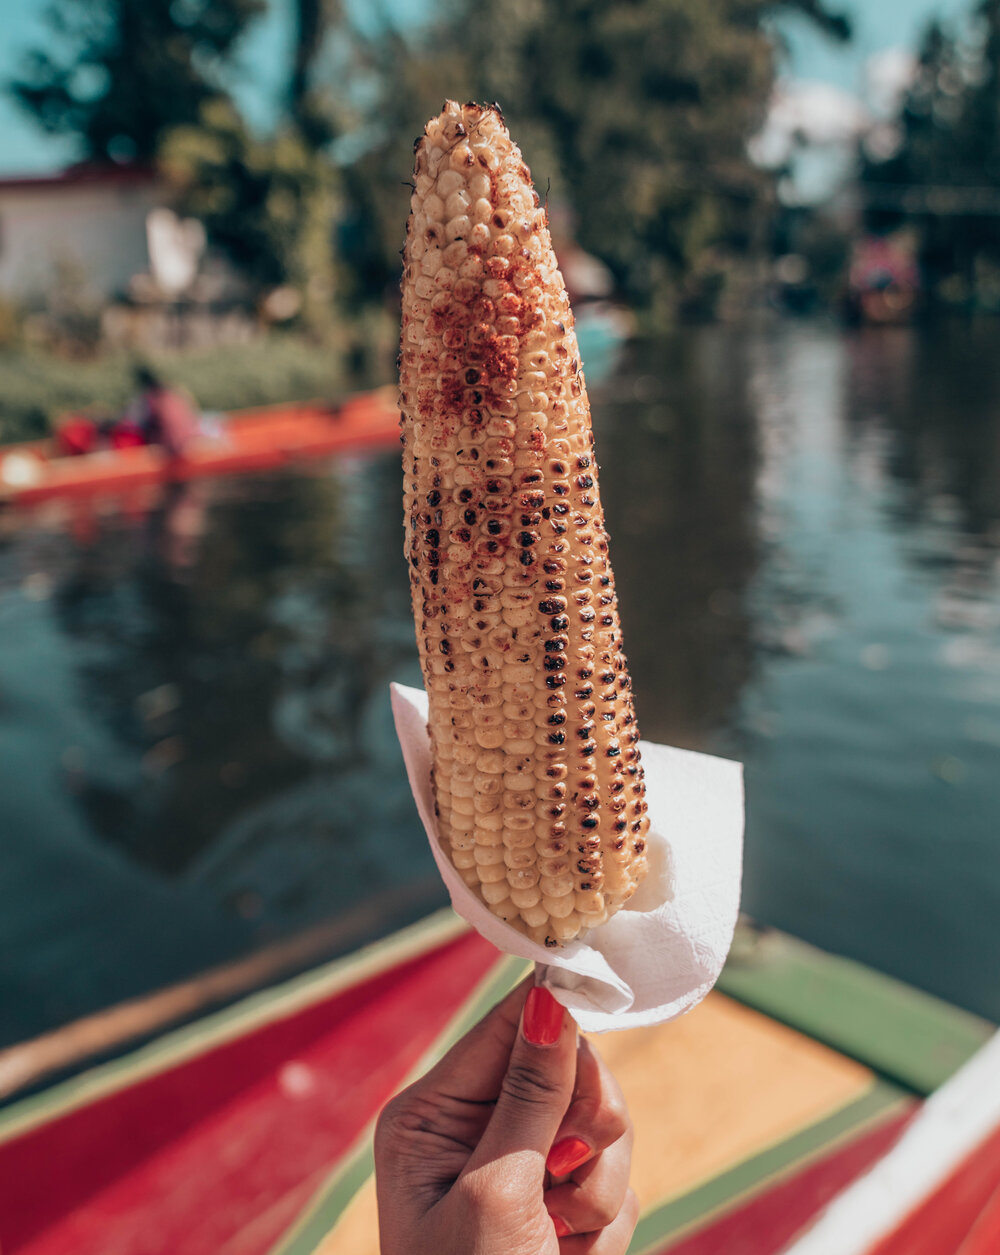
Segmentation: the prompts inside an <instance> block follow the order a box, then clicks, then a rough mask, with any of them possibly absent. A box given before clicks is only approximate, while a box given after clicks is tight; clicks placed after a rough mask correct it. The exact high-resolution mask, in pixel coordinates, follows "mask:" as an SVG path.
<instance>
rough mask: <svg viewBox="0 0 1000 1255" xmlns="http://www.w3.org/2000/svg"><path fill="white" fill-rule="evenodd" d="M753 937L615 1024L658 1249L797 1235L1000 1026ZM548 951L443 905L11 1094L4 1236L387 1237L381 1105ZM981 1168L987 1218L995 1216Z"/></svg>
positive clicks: (326, 1252) (760, 1244)
mask: <svg viewBox="0 0 1000 1255" xmlns="http://www.w3.org/2000/svg"><path fill="white" fill-rule="evenodd" d="M748 936H750V938H751V942H750V943H749V944H748V943H747V942H746V941H744V943H743V944H742V945H741V946H738V947H737V948H736V951H735V954H734V959H733V961H732V962H731V964H730V966H729V967H728V968H727V971H726V973H725V975H724V979H723V982H722V985H723V988H724V990H725V992H716V993H713V994H711V995H710V996H709V998H708V999H706V1001H705V1002H704V1003H703V1004H702V1005H701V1006H700V1007H698V1008H697V1009H696V1010H695V1011H693V1012H692V1013H691V1014H689V1015H688V1016H685V1017H684V1018H682V1019H681V1020H679V1021H676V1022H674V1023H673V1024H668V1025H662V1026H658V1027H656V1028H651V1029H639V1030H632V1031H629V1032H624V1033H615V1034H610V1035H607V1036H604V1037H602V1038H600V1039H598V1044H599V1048H600V1050H601V1051H602V1053H603V1054H604V1055H605V1057H606V1058H607V1059H608V1061H609V1063H610V1064H611V1066H612V1067H613V1069H614V1071H615V1073H616V1075H617V1076H618V1077H619V1079H620V1080H621V1082H622V1085H623V1088H624V1090H625V1093H626V1098H627V1100H628V1102H629V1105H630V1108H631V1111H632V1113H633V1118H634V1119H635V1122H636V1147H635V1154H634V1160H633V1163H634V1172H633V1184H634V1186H635V1188H636V1190H637V1192H638V1194H639V1197H640V1201H641V1203H642V1208H643V1216H642V1220H641V1222H640V1225H639V1228H638V1230H637V1233H636V1237H635V1240H634V1242H633V1245H632V1248H631V1250H632V1252H633V1253H634V1255H640V1253H641V1255H667V1252H670V1255H719V1253H720V1252H722V1251H725V1252H726V1255H734V1253H735V1252H737V1251H739V1252H741V1253H743V1255H775V1253H776V1252H778V1251H779V1250H781V1248H782V1247H783V1246H784V1245H785V1244H786V1243H787V1242H788V1241H789V1240H790V1239H791V1238H792V1237H793V1236H794V1235H795V1233H796V1232H797V1231H798V1230H799V1229H800V1228H801V1227H802V1226H803V1225H804V1224H805V1223H806V1222H807V1221H808V1220H809V1218H810V1217H811V1216H812V1215H813V1214H814V1213H815V1211H816V1210H817V1209H818V1208H819V1207H821V1206H822V1205H823V1204H824V1203H825V1202H826V1201H828V1199H829V1198H830V1197H832V1195H833V1194H834V1193H835V1192H837V1191H838V1190H839V1189H840V1188H841V1187H842V1186H843V1185H844V1184H846V1183H847V1182H849V1181H851V1180H852V1179H854V1178H855V1177H856V1176H857V1175H858V1174H859V1173H860V1172H861V1171H863V1169H864V1168H865V1167H867V1166H868V1165H869V1164H870V1163H871V1162H873V1161H874V1160H875V1159H876V1158H878V1157H879V1156H880V1155H881V1154H882V1153H883V1152H884V1151H885V1149H886V1148H887V1147H888V1146H889V1145H891V1143H892V1142H893V1141H894V1140H895V1139H896V1138H897V1137H898V1135H899V1133H900V1132H901V1130H902V1129H903V1128H904V1127H905V1125H906V1123H907V1121H908V1120H909V1119H910V1118H911V1117H912V1115H913V1113H914V1112H915V1111H916V1110H918V1108H919V1106H920V1100H921V1097H922V1095H924V1094H926V1093H927V1092H929V1091H930V1089H932V1088H934V1087H935V1086H936V1084H938V1083H940V1081H941V1080H943V1079H945V1078H946V1077H947V1076H948V1075H950V1073H951V1072H952V1071H954V1069H955V1068H956V1067H958V1066H959V1065H960V1064H961V1063H962V1062H964V1060H965V1059H966V1058H967V1057H968V1056H969V1055H971V1054H972V1053H973V1052H974V1051H975V1050H976V1049H977V1048H978V1046H979V1045H980V1044H981V1043H982V1042H983V1041H984V1040H985V1039H986V1037H988V1035H989V1033H990V1026H988V1025H986V1024H985V1023H983V1022H982V1021H979V1020H976V1019H975V1018H974V1017H972V1016H968V1015H966V1014H964V1013H962V1012H958V1011H955V1010H954V1009H953V1008H949V1007H947V1006H946V1005H945V1004H942V1003H939V1002H937V1001H936V1000H935V999H931V998H928V997H927V996H925V995H923V994H919V993H917V992H916V991H914V990H910V989H907V988H906V987H903V986H899V985H897V984H896V983H895V982H892V981H890V980H888V979H887V978H885V977H881V976H877V975H876V974H874V973H870V972H868V971H867V970H866V969H863V968H858V967H857V965H854V964H845V962H844V961H843V960H836V959H832V958H831V957H830V956H826V955H822V954H820V953H819V952H817V951H811V950H810V949H809V948H808V947H805V946H802V945H801V944H800V943H797V942H793V941H792V940H791V939H788V938H783V937H780V936H775V935H767V936H765V937H763V938H755V937H754V936H753V935H752V934H748ZM524 970H525V965H524V964H523V963H521V962H520V961H517V960H511V959H508V958H505V957H503V956H500V955H499V954H498V953H497V952H496V951H495V950H494V949H493V948H492V947H490V946H489V945H488V944H487V943H485V942H484V941H482V939H481V938H479V937H478V936H477V935H475V934H472V933H468V932H466V931H463V930H462V928H461V926H460V925H459V924H458V923H457V922H456V921H455V920H454V918H453V917H451V916H450V915H449V914H448V913H442V914H440V915H439V916H436V917H432V918H431V920H429V921H425V922H424V923H423V924H422V925H420V926H417V927H415V928H414V929H411V930H408V931H407V933H405V934H403V935H401V936H400V937H397V938H394V939H391V940H390V941H389V942H386V943H382V944H381V946H377V947H374V948H373V949H372V950H370V951H366V952H362V954H361V956H360V957H357V956H355V957H354V958H353V959H351V960H347V961H340V962H339V963H334V964H332V965H327V966H326V967H325V968H321V969H318V970H317V971H316V972H314V973H310V974H307V975H306V976H305V977H301V978H298V979H297V980H295V981H291V982H286V983H285V984H284V985H282V986H279V987H278V988H277V989H276V990H270V991H265V992H264V993H262V994H258V995H255V996H254V997H253V998H250V999H248V1000H246V1001H245V1002H244V1003H241V1004H239V1005H238V1006H237V1007H235V1008H230V1009H229V1010H227V1011H225V1012H221V1013H219V1014H217V1015H215V1016H212V1017H209V1018H208V1019H207V1020H205V1021H202V1022H200V1023H199V1024H196V1025H193V1026H189V1027H188V1028H186V1029H183V1030H180V1031H178V1032H175V1033H173V1034H170V1035H169V1036H168V1037H166V1038H165V1039H162V1040H161V1041H159V1042H156V1043H153V1045H151V1046H149V1047H146V1048H145V1049H144V1050H140V1051H137V1052H134V1053H133V1054H132V1055H130V1056H128V1057H127V1058H125V1059H123V1060H120V1061H117V1062H116V1063H114V1064H111V1065H105V1066H104V1067H103V1068H99V1069H95V1070H94V1071H92V1072H91V1073H89V1074H85V1075H84V1076H83V1077H79V1078H75V1079H74V1080H73V1081H70V1082H67V1083H64V1084H63V1085H61V1086H56V1087H54V1089H53V1090H51V1091H50V1092H48V1093H47V1094H42V1095H38V1096H36V1097H33V1098H30V1099H27V1100H24V1101H22V1102H21V1103H19V1104H17V1105H16V1106H14V1107H12V1108H10V1109H9V1110H8V1111H6V1112H4V1113H2V1114H0V1248H2V1250H3V1251H4V1255H13V1253H16V1252H23V1253H25V1255H57V1253H61V1252H64V1251H66V1250H68V1249H72V1250H73V1251H74V1255H98V1253H100V1255H161V1253H162V1255H167V1252H171V1255H173V1253H175V1252H177V1251H180V1250H183V1251H184V1253H185V1255H209V1253H210V1252H211V1255H348V1253H349V1255H377V1251H378V1239H377V1226H376V1221H375V1209H374V1191H373V1186H372V1181H371V1147H370V1134H371V1127H372V1122H373V1117H374V1114H375V1112H376V1111H377V1110H378V1108H379V1106H380V1105H381V1103H382V1102H384V1100H385V1099H386V1098H387V1097H388V1096H389V1094H390V1093H392V1092H393V1091H394V1090H395V1089H397V1088H398V1087H399V1086H400V1085H401V1084H404V1083H405V1082H406V1079H407V1077H409V1076H413V1075H416V1074H417V1073H419V1072H420V1071H422V1070H423V1069H424V1068H425V1067H426V1066H427V1064H428V1063H429V1062H430V1060H431V1059H432V1058H434V1057H436V1056H437V1055H439V1054H440V1053H441V1052H442V1051H443V1050H444V1049H446V1048H447V1045H448V1044H449V1042H450V1041H452V1040H454V1039H455V1037H457V1036H458V1035H459V1034H460V1033H461V1032H462V1031H464V1029H465V1028H466V1027H467V1026H468V1024H470V1023H471V1022H473V1021H474V1020H475V1019H476V1018H478V1016H479V1015H481V1014H482V1013H483V1012H484V1011H485V1010H486V1009H487V1008H488V1007H489V1006H491V1005H492V1004H493V1003H494V1002H495V1001H496V1000H497V999H498V998H499V997H500V996H502V994H503V993H504V992H506V990H507V989H508V988H510V987H511V986H512V985H513V984H514V983H515V982H516V980H517V979H519V977H520V976H521V974H522V973H523V972H524ZM806 973H808V979H806V976H805V974H806ZM854 983H856V985H857V990H858V992H857V995H856V997H855V999H854V1002H853V1004H852V999H851V995H850V988H851V985H852V984H854ZM803 985H804V986H805V988H806V992H805V993H804V992H803ZM807 994H808V996H806V995H807ZM830 997H834V999H835V1001H836V1000H837V999H839V1002H838V1004H837V1005H838V1013H837V1015H835V1016H832V1017H831V1016H829V1015H828V1013H827V1011H828V1002H827V999H828V998H830ZM755 1003H756V1004H757V1005H754V1004H755ZM796 1017H798V1018H799V1019H800V1020H801V1021H802V1025H801V1027H797V1026H795V1025H793V1024H792V1023H791V1022H790V1021H792V1020H793V1019H795V1018H796ZM871 1017H875V1018H874V1019H873V1018H871ZM783 1021H784V1022H783ZM848 1021H850V1022H849V1023H848ZM803 1030H804V1031H803ZM847 1047H849V1048H847ZM897 1047H902V1048H900V1049H897ZM994 1158H995V1156H994ZM57 1164H58V1168H57V1169H56V1168H55V1165H57ZM991 1165H992V1161H991ZM982 1178H983V1185H982V1188H983V1190H984V1191H985V1192H986V1196H985V1197H984V1198H983V1199H981V1200H980V1205H979V1206H978V1210H977V1211H976V1215H975V1216H974V1217H973V1218H972V1219H971V1220H970V1221H969V1223H968V1224H967V1225H966V1230H969V1226H970V1225H971V1224H978V1225H980V1228H981V1229H982V1226H984V1225H985V1226H987V1228H986V1229H982V1231H983V1232H989V1233H993V1232H995V1229H996V1218H994V1219H993V1220H991V1219H990V1213H989V1206H990V1205H993V1204H995V1207H994V1210H996V1207H1000V1203H997V1201H996V1199H995V1198H993V1199H992V1204H991V1198H992V1195H991V1193H990V1190H989V1188H988V1187H989V1186H990V1181H991V1178H990V1176H989V1172H988V1171H984V1173H983V1174H982ZM993 1184H994V1187H1000V1180H995V1179H994V1180H993ZM4 1194H6V1198H5V1197H3V1196H4ZM990 1225H992V1229H990V1228H989V1226H990ZM972 1240H973V1238H972V1236H971V1230H969V1231H968V1232H963V1234H962V1237H961V1241H965V1242H968V1241H972ZM983 1240H986V1239H983ZM976 1241H979V1239H976ZM903 1249H905V1250H906V1251H907V1255H909V1252H910V1248H909V1247H907V1248H899V1249H898V1250H897V1249H896V1248H891V1249H890V1248H887V1249H886V1251H885V1252H880V1253H879V1255H901V1252H902V1250H903ZM988 1249H993V1248H992V1247H989V1246H988V1245H987V1246H982V1245H981V1243H980V1246H973V1247H970V1248H969V1250H966V1249H965V1247H962V1248H961V1255H985V1252H986V1250H988ZM915 1250H916V1248H914V1251H915ZM958 1251H959V1248H958V1246H955V1247H954V1249H953V1248H952V1247H947V1248H944V1247H942V1248H940V1249H938V1248H934V1255H958ZM929 1252H930V1248H928V1255H929ZM921 1255H923V1250H922V1248H921Z"/></svg>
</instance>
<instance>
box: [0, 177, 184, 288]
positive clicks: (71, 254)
mask: <svg viewBox="0 0 1000 1255" xmlns="http://www.w3.org/2000/svg"><path fill="white" fill-rule="evenodd" d="M164 199H165V198H164V196H163V192H162V189H161V188H160V187H158V186H157V184H156V183H155V182H153V181H149V182H140V181H136V182H134V183H133V182H108V183H101V182H96V181H95V182H81V183H72V182H59V181H56V180H53V181H52V182H51V183H44V184H27V185H24V186H17V185H13V186H4V185H3V184H0V296H4V297H8V298H11V297H12V298H15V299H17V298H24V297H30V296H36V295H42V294H44V293H45V292H46V291H47V290H48V289H50V288H51V286H52V282H53V278H54V272H55V269H56V266H57V265H58V263H59V262H60V261H67V262H71V263H73V264H74V265H76V266H78V267H79V268H80V270H81V272H82V274H83V276H84V278H85V280H86V282H87V283H88V285H90V286H91V287H92V288H93V292H94V294H95V295H97V296H105V297H107V296H113V295H114V294H115V293H118V292H121V291H123V290H124V289H125V288H126V287H127V285H128V281H129V279H131V278H132V276H133V275H134V274H136V273H138V272H141V271H146V270H148V269H149V259H148V253H147V249H146V215H147V213H149V211H150V210H151V209H154V208H156V207H157V206H159V205H162V204H163V203H164Z"/></svg>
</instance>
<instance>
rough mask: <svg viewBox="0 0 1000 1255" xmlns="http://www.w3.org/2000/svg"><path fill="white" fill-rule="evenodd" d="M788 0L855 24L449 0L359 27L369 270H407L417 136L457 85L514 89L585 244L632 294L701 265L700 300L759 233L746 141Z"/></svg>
mask: <svg viewBox="0 0 1000 1255" xmlns="http://www.w3.org/2000/svg"><path fill="white" fill-rule="evenodd" d="M777 7H784V8H796V9H798V10H800V11H801V12H804V13H805V14H807V15H808V16H810V17H811V18H813V19H814V20H816V21H818V22H819V23H820V24H821V25H822V26H823V27H824V29H826V30H827V31H828V32H830V33H832V34H834V35H836V36H838V37H843V36H844V35H845V34H846V24H845V23H844V21H843V19H842V18H838V17H836V16H835V15H833V14H831V13H830V12H829V11H828V10H827V9H826V8H825V7H824V6H823V4H821V3H819V2H818V0H801V3H796V4H786V5H784V6H775V5H774V4H768V3H765V2H764V0H631V2H630V3H627V4H616V5H608V4H604V3H601V2H600V0H497V2H496V3H494V4H492V5H483V4H480V3H475V2H474V0H444V2H443V3H441V4H439V6H438V8H437V10H436V14H435V20H434V21H433V22H432V23H431V24H429V25H428V26H427V27H426V28H425V29H424V30H423V31H421V32H418V33H417V34H416V35H410V36H408V37H406V38H404V37H403V36H402V35H401V34H399V33H398V32H396V33H390V35H389V36H388V37H386V36H385V35H384V34H383V33H382V32H381V31H380V33H379V36H378V38H377V39H369V40H367V41H365V40H360V41H359V42H360V44H361V45H362V47H361V53H362V55H361V56H360V57H357V56H356V57H355V64H356V65H359V64H360V65H361V67H362V69H361V74H360V77H361V80H362V81H363V82H364V83H365V84H366V85H367V88H368V91H369V97H368V98H367V99H368V107H367V110H366V114H367V117H368V118H374V119H377V123H372V124H370V125H369V126H368V128H367V134H368V140H369V142H368V145H367V147H366V149H365V151H364V152H363V154H362V155H361V156H360V157H359V158H358V160H357V161H356V162H355V163H354V165H353V168H352V169H350V170H348V171H346V172H345V192H346V195H347V197H348V199H349V200H351V201H353V203H354V210H355V212H354V218H355V221H356V222H357V223H360V224H363V225H364V231H363V233H362V234H363V238H362V239H361V240H360V241H358V243H359V244H360V248H359V255H360V258H361V259H362V263H363V265H364V267H365V283H366V284H368V285H373V286H374V285H375V284H376V283H377V282H378V281H381V282H388V281H389V280H390V276H392V275H393V274H394V273H395V272H396V262H395V252H396V249H398V246H399V223H400V222H401V221H402V219H403V217H404V216H405V200H406V196H405V192H403V191H402V189H400V188H399V186H398V181H399V178H400V172H401V171H403V170H409V168H410V165H411V159H410V155H409V153H408V152H407V151H406V145H407V137H408V136H410V135H413V134H415V133H417V132H418V131H419V128H420V127H421V126H422V125H423V123H424V122H425V121H426V119H427V117H428V116H429V115H430V114H431V113H433V112H435V111H436V110H437V109H438V108H439V107H440V96H441V94H442V85H445V90H446V91H447V94H448V95H449V96H452V97H455V98H457V99H478V100H497V101H499V102H500V104H501V105H502V107H503V110H504V113H505V115H506V117H507V119H508V121H509V122H510V125H511V129H512V131H513V132H514V134H515V135H516V137H517V138H518V140H519V142H520V144H521V147H522V149H523V150H524V153H525V157H526V159H527V160H528V163H529V165H530V166H531V168H532V171H533V174H534V177H535V182H536V185H537V186H538V188H539V189H540V191H542V192H544V191H545V190H546V189H549V191H550V193H551V196H552V198H553V202H554V203H555V202H556V201H557V200H558V201H559V202H562V203H564V204H566V205H568V206H569V207H570V208H571V210H572V214H573V217H574V219H575V231H576V235H577V237H578V239H579V242H580V243H581V244H582V245H583V247H584V248H586V249H588V250H589V251H591V252H593V253H594V254H596V255H597V256H598V257H600V258H601V259H602V260H603V261H605V262H606V263H607V264H608V265H609V266H610V267H611V268H612V270H613V272H614V274H615V277H616V279H617V281H618V284H619V286H620V288H621V289H622V291H623V292H624V293H625V294H626V295H627V296H628V297H629V298H630V299H631V300H632V302H633V303H635V304H637V305H639V306H640V307H645V308H647V309H652V310H654V312H666V311H665V310H664V309H662V308H661V307H662V306H664V305H666V304H667V303H668V299H669V302H670V303H676V302H677V300H678V299H681V298H682V297H684V296H685V281H687V289H688V291H687V296H690V298H691V299H692V300H693V301H694V303H695V304H698V303H699V302H700V301H701V299H702V297H703V295H704V293H703V292H702V291H701V289H702V288H706V289H707V290H711V289H712V288H713V286H717V285H718V282H719V278H720V275H723V274H724V273H725V271H726V270H727V268H728V266H729V262H730V259H731V258H732V256H734V255H738V254H744V253H746V252H747V251H749V250H751V249H752V248H753V247H754V246H755V244H756V243H757V241H758V239H759V233H760V226H761V217H762V214H763V213H764V212H766V206H767V204H768V202H769V199H770V195H771V179H770V177H769V176H767V175H765V174H763V173H762V172H761V171H759V170H757V169H756V168H755V167H754V166H753V165H752V164H751V162H750V161H749V159H748V157H747V155H746V142H747V140H748V139H749V137H750V136H751V135H752V134H753V133H754V131H755V130H756V129H757V127H758V126H759V125H760V123H761V121H762V120H763V116H764V111H765V109H766V106H767V101H768V98H769V95H770V90H771V86H772V83H773V78H774V72H775V68H774V62H775V48H774V42H773V39H772V37H771V35H770V34H769V28H768V24H767V19H768V17H769V16H770V15H771V14H772V13H773V12H774V11H775V9H776V8H777ZM372 92H374V93H375V96H376V98H375V100H374V102H373V101H372V99H371V93H372ZM361 122H362V119H361V118H358V119H357V123H358V124H360V123H361ZM380 271H381V273H380Z"/></svg>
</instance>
